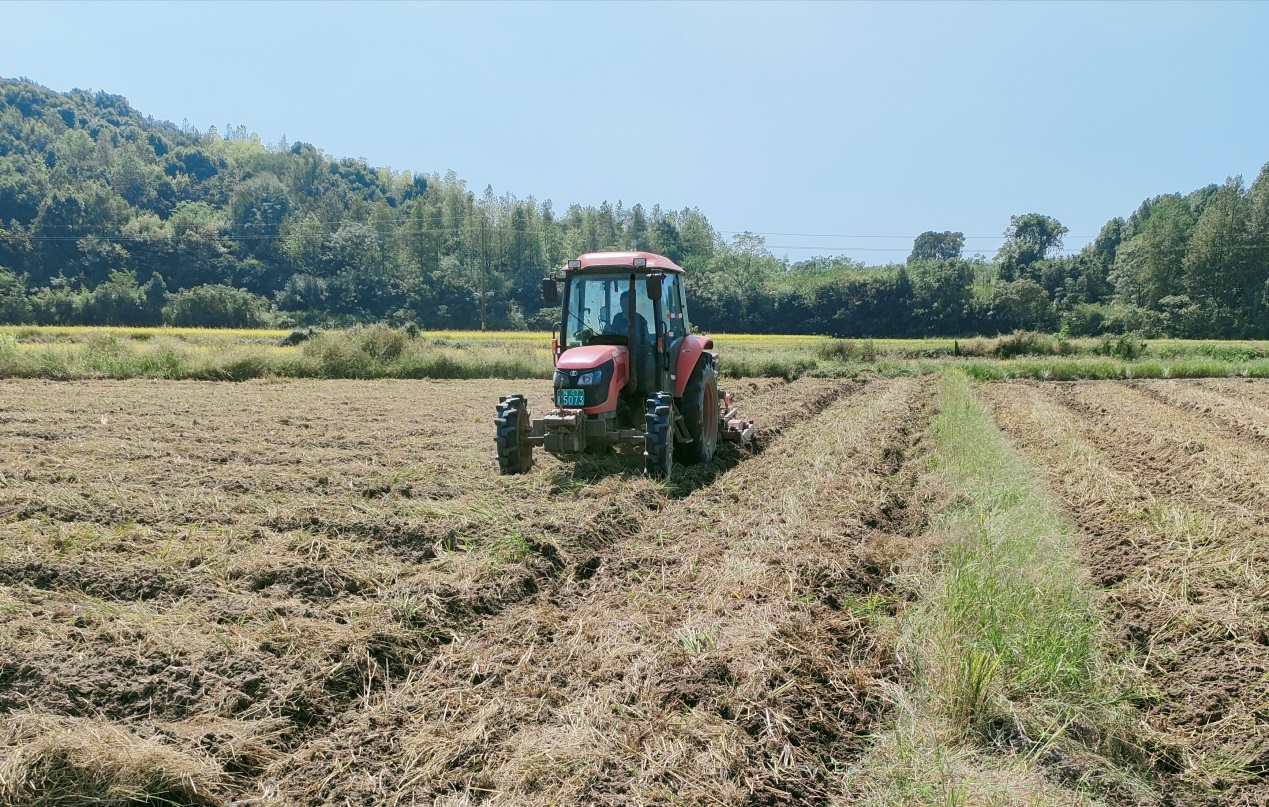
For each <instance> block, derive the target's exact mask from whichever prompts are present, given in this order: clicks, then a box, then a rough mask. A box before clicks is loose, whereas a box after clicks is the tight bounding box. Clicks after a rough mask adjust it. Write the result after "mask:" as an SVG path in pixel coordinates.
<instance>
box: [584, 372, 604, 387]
mask: <svg viewBox="0 0 1269 807" xmlns="http://www.w3.org/2000/svg"><path fill="white" fill-rule="evenodd" d="M603 380H604V371H603V370H591V371H590V372H589V373H582V374H581V375H579V376H578V377H577V386H579V387H592V386H595V385H596V384H598V383H599V382H600V381H603Z"/></svg>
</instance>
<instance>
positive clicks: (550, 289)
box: [542, 277, 560, 304]
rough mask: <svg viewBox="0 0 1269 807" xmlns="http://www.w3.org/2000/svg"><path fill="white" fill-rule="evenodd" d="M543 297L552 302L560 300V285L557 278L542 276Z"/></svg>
mask: <svg viewBox="0 0 1269 807" xmlns="http://www.w3.org/2000/svg"><path fill="white" fill-rule="evenodd" d="M542 299H543V300H545V301H546V302H548V303H552V304H554V303H558V302H559V301H560V286H559V284H558V283H557V282H556V281H555V278H553V277H544V278H542Z"/></svg>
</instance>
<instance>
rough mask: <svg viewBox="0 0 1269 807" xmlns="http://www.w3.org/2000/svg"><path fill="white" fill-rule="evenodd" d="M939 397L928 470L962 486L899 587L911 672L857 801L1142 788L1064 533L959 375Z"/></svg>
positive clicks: (1070, 536) (1071, 537)
mask: <svg viewBox="0 0 1269 807" xmlns="http://www.w3.org/2000/svg"><path fill="white" fill-rule="evenodd" d="M939 403H940V411H939V414H938V416H937V418H936V420H935V422H934V425H933V427H932V436H933V443H934V450H933V454H932V457H931V465H932V470H933V471H934V473H936V474H937V476H938V477H939V478H940V481H941V483H942V484H943V485H944V486H946V488H947V489H949V490H954V491H958V492H959V494H960V495H958V496H957V497H956V498H955V499H954V500H953V503H952V504H951V505H949V506H948V507H947V508H945V509H944V510H943V511H942V512H940V513H939V514H937V515H936V517H935V518H934V520H933V522H932V528H931V529H932V530H933V531H934V532H936V533H937V534H939V535H941V536H942V540H941V541H939V543H938V546H939V547H940V549H939V550H938V551H937V553H935V555H934V556H933V557H932V558H931V559H930V561H929V562H928V563H927V564H926V565H925V566H924V567H922V568H920V569H917V570H916V571H914V572H912V573H911V575H910V578H909V579H907V580H906V581H904V586H905V588H907V589H909V590H910V591H911V592H912V595H913V596H914V597H916V598H917V599H916V602H915V604H914V605H913V606H912V607H910V608H909V609H907V610H906V612H904V614H903V615H902V616H901V617H899V618H898V619H897V624H896V626H895V633H896V635H897V637H898V638H897V640H896V652H897V656H898V657H899V658H900V659H903V660H904V661H905V662H906V666H907V668H908V671H909V674H910V680H909V681H908V683H907V685H906V686H905V688H904V690H903V691H902V692H900V693H897V694H896V696H895V698H894V699H893V700H894V702H895V703H896V705H897V707H898V709H897V711H898V714H897V715H896V722H895V727H894V728H893V729H892V730H891V731H890V732H888V733H887V734H885V735H883V736H882V737H880V738H879V740H878V742H877V744H876V745H875V747H874V749H873V751H872V752H870V754H869V756H868V758H867V759H866V760H865V763H864V765H863V767H862V770H861V771H860V772H859V773H858V774H857V775H856V777H855V787H856V789H857V791H858V793H859V795H860V796H861V798H862V800H863V801H865V802H869V803H913V802H917V803H946V802H947V801H948V800H951V801H952V802H955V803H965V801H966V800H968V801H969V802H975V801H986V802H993V801H996V800H997V799H999V800H1000V801H1001V802H1002V803H1008V802H1009V801H1010V800H1011V797H1010V794H1011V793H1025V794H1026V797H1027V799H1026V800H1027V802H1028V803H1071V801H1072V800H1073V798H1074V800H1079V799H1083V798H1086V797H1088V796H1089V795H1090V793H1091V794H1097V793H1101V792H1105V791H1108V790H1111V789H1119V791H1120V793H1121V795H1122V794H1124V792H1125V790H1126V792H1128V793H1135V794H1137V795H1140V794H1142V793H1145V792H1146V791H1145V788H1144V786H1143V785H1142V784H1141V783H1140V778H1139V774H1138V772H1137V771H1138V768H1137V766H1138V764H1139V763H1140V762H1141V761H1142V760H1141V759H1140V758H1139V755H1138V753H1137V751H1136V750H1135V749H1137V748H1138V747H1139V744H1138V743H1137V742H1136V741H1135V739H1134V729H1133V725H1132V720H1131V716H1130V713H1129V711H1128V709H1127V708H1126V707H1125V706H1124V689H1123V682H1124V681H1125V680H1127V679H1126V678H1125V677H1123V676H1122V674H1121V672H1120V671H1119V670H1118V668H1116V667H1114V666H1113V665H1112V664H1111V663H1110V662H1109V661H1108V659H1107V658H1106V657H1105V656H1104V655H1103V652H1102V648H1103V646H1104V639H1103V633H1102V626H1101V622H1100V619H1099V615H1098V612H1097V609H1096V607H1095V604H1094V602H1093V599H1092V593H1091V588H1090V586H1089V585H1088V583H1087V582H1086V581H1085V579H1084V577H1083V575H1082V573H1081V571H1080V564H1079V560H1078V557H1077V552H1076V548H1075V541H1076V537H1075V535H1076V534H1075V530H1074V528H1073V527H1072V526H1071V525H1070V524H1069V523H1068V522H1067V521H1066V520H1065V519H1064V518H1063V516H1062V514H1061V511H1060V510H1059V509H1058V507H1057V506H1056V505H1055V504H1054V503H1053V502H1052V501H1051V500H1050V499H1049V498H1048V496H1047V495H1046V493H1045V492H1044V489H1043V487H1042V486H1041V485H1040V484H1039V483H1038V482H1037V481H1036V478H1035V474H1034V471H1033V470H1032V469H1031V468H1030V466H1029V465H1028V464H1027V462H1026V461H1025V459H1024V458H1023V457H1022V456H1021V455H1020V454H1019V453H1018V452H1017V451H1016V450H1015V449H1014V448H1013V447H1012V446H1011V445H1010V444H1009V443H1008V441H1007V439H1006V438H1005V436H1004V435H1003V433H1002V432H1001V431H1000V430H999V429H998V428H997V427H996V425H995V424H994V423H993V421H992V419H991V417H990V415H989V413H988V412H987V411H986V409H985V408H984V407H983V405H982V404H981V403H980V402H979V401H978V399H977V398H976V396H975V395H974V393H973V390H972V388H971V386H970V382H969V381H968V379H967V377H966V376H965V375H963V374H961V373H956V372H950V373H948V374H946V375H945V376H944V378H943V379H942V381H941V386H940V391H939ZM984 751H993V752H996V753H994V754H992V755H984V753H983V752H984ZM1046 770H1047V771H1049V772H1050V774H1051V773H1053V772H1057V773H1058V774H1059V775H1058V776H1057V777H1053V776H1046V774H1045V771H1046ZM1070 770H1076V771H1078V772H1079V773H1078V776H1075V777H1067V776H1066V772H1068V771H1070ZM1054 778H1057V779H1063V778H1068V779H1070V781H1066V782H1065V783H1064V785H1065V786H1071V785H1073V786H1075V788H1076V790H1075V793H1074V794H1073V793H1072V792H1071V791H1070V790H1067V789H1066V788H1065V786H1064V787H1062V788H1054V787H1053V786H1052V784H1051V782H1052V779H1054ZM1081 793H1082V794H1084V795H1080V794H1081Z"/></svg>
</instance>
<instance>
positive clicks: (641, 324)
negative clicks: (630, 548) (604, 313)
mask: <svg viewBox="0 0 1269 807" xmlns="http://www.w3.org/2000/svg"><path fill="white" fill-rule="evenodd" d="M629 310H630V291H629V289H627V290H626V291H623V292H622V293H621V308H620V310H618V311H617V314H616V316H614V317H613V318H612V322H610V323H608V327H607V328H605V329H604V333H607V334H614V335H617V336H626V335H627V334H628V333H629V332H630V318H629V317H628V316H627V314H626V312H628V311H629ZM651 334H652V332H651V331H650V330H649V329H648V320H647V319H645V318H644V316H643V314H640V313H639V312H638V311H636V312H635V341H636V342H637V343H638V344H641V345H648V344H651V343H652V336H651Z"/></svg>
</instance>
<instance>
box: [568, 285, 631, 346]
mask: <svg viewBox="0 0 1269 807" xmlns="http://www.w3.org/2000/svg"><path fill="white" fill-rule="evenodd" d="M634 277H635V276H633V275H629V274H612V275H580V274H579V275H573V276H571V277H570V278H569V281H568V284H569V285H568V297H567V301H568V302H567V305H568V310H567V311H566V312H565V325H564V347H565V348H570V347H579V346H581V345H589V344H609V345H618V344H619V345H624V344H626V341H627V339H628V338H629V320H628V316H629V309H628V306H629V303H628V301H627V298H626V295H627V294H629V292H630V287H631V280H632V279H634ZM634 289H635V292H634V298H635V339H636V341H637V342H638V343H639V344H641V345H650V344H652V330H651V328H650V326H649V323H651V322H652V301H651V300H649V299H648V296H647V293H646V292H645V291H644V289H643V284H642V283H638V282H636V283H635V284H634Z"/></svg>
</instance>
